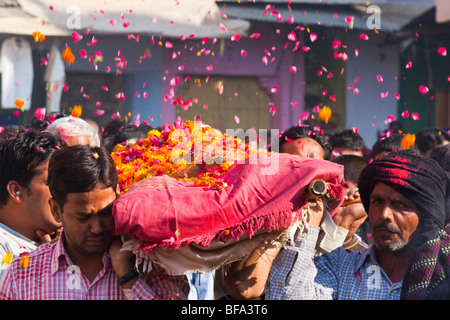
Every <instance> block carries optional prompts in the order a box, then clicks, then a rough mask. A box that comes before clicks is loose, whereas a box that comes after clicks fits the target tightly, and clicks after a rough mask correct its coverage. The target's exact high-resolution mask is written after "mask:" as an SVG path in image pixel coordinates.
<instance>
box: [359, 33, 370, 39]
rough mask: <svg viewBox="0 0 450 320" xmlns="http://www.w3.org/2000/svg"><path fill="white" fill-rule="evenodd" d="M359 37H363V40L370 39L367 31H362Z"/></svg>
mask: <svg viewBox="0 0 450 320" xmlns="http://www.w3.org/2000/svg"><path fill="white" fill-rule="evenodd" d="M359 38H360V39H362V40H369V36H368V35H367V34H365V33H361V34H360V35H359Z"/></svg>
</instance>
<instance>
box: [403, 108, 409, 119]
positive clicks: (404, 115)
mask: <svg viewBox="0 0 450 320" xmlns="http://www.w3.org/2000/svg"><path fill="white" fill-rule="evenodd" d="M402 117H403V118H408V117H409V111H408V110H405V111H403V112H402Z"/></svg>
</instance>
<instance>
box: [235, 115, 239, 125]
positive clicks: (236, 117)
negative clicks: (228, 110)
mask: <svg viewBox="0 0 450 320" xmlns="http://www.w3.org/2000/svg"><path fill="white" fill-rule="evenodd" d="M234 121H236V123H237V124H239V122H240V119H239V117H238V116H237V115H234Z"/></svg>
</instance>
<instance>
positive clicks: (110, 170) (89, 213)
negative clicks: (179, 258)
mask: <svg viewBox="0 0 450 320" xmlns="http://www.w3.org/2000/svg"><path fill="white" fill-rule="evenodd" d="M117 182H118V175H117V171H116V167H115V164H114V161H113V159H112V158H111V156H110V155H109V153H108V151H106V150H105V149H104V148H100V147H89V146H87V145H75V146H70V147H69V146H66V147H63V148H61V149H60V150H57V151H55V153H54V154H53V155H52V157H51V158H50V162H49V165H48V186H49V189H50V192H51V196H52V198H51V199H50V200H49V203H50V208H51V211H52V214H53V216H54V217H55V220H56V221H58V222H61V223H62V226H63V231H62V233H61V236H60V238H59V240H58V241H57V242H55V243H53V244H44V245H41V246H40V247H39V248H38V249H37V250H35V251H34V252H32V253H30V254H29V257H28V258H29V260H28V261H27V263H26V264H24V261H23V260H22V259H20V258H17V259H15V260H13V261H12V263H11V265H10V267H9V268H8V270H7V271H6V272H5V276H4V277H3V278H2V280H1V281H0V300H11V299H13V300H62V299H64V300H125V299H129V300H130V299H133V300H138V299H140V300H156V299H163V300H171V299H185V298H186V297H187V294H188V291H189V288H188V286H187V284H186V282H185V278H184V277H178V276H169V275H167V273H165V271H163V270H162V269H159V268H153V269H152V270H151V272H148V273H146V274H145V275H141V273H140V272H139V271H138V270H137V269H135V264H134V261H133V259H134V256H133V254H132V252H131V251H121V250H120V249H121V247H122V242H121V241H120V239H116V238H115V237H114V236H113V233H112V227H113V223H114V218H113V216H112V207H113V205H114V202H115V200H116V199H117V197H118V194H119V193H118V188H117Z"/></svg>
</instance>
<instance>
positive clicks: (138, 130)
mask: <svg viewBox="0 0 450 320" xmlns="http://www.w3.org/2000/svg"><path fill="white" fill-rule="evenodd" d="M152 129H153V128H152V127H151V126H149V125H147V124H140V125H139V126H136V125H134V124H127V125H125V126H124V127H123V128H121V129H120V130H119V131H118V132H117V133H116V134H115V135H114V137H113V138H112V139H107V140H106V141H105V142H104V146H105V148H106V149H107V150H108V151H109V152H112V151H114V147H115V146H116V145H118V144H119V143H122V142H125V141H127V140H130V139H136V140H141V139H145V138H147V137H148V132H149V131H150V130H152ZM108 137H109V136H108Z"/></svg>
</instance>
